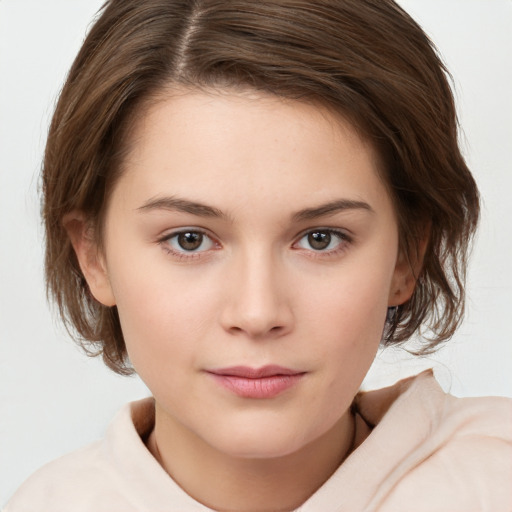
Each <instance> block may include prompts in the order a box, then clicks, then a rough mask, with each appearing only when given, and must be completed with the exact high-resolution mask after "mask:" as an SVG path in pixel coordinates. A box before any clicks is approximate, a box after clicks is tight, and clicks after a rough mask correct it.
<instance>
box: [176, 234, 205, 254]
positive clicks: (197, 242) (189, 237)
mask: <svg viewBox="0 0 512 512" xmlns="http://www.w3.org/2000/svg"><path fill="white" fill-rule="evenodd" d="M202 243H203V235H202V234H201V233H180V234H179V235H178V244H179V245H180V247H181V248H182V249H185V250H186V251H193V250H194V249H198V248H199V247H200V246H201V244H202Z"/></svg>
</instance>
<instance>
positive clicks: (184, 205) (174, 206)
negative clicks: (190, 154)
mask: <svg viewBox="0 0 512 512" xmlns="http://www.w3.org/2000/svg"><path fill="white" fill-rule="evenodd" d="M137 210H138V211H141V212H149V211H154V210H169V211H178V212H183V213H190V214H192V215H197V216H198V217H214V218H223V219H227V218H228V216H227V215H226V214H225V213H224V212H223V211H222V210H219V209H218V208H215V207H213V206H209V205H207V204H203V203H197V202H195V201H190V200H188V199H182V198H178V197H175V196H169V197H156V198H153V199H149V200H148V201H146V202H145V203H144V204H143V205H142V206H140V207H139V208H137ZM347 210H364V211H368V212H370V213H375V211H374V210H373V208H372V207H371V206H370V205H369V204H368V203H365V202H364V201H354V200H352V199H337V200H335V201H330V202H329V203H326V204H322V205H319V206H315V207H312V208H305V209H303V210H300V211H298V212H297V213H294V214H293V215H292V221H293V222H300V221H305V220H312V219H316V218H319V217H326V216H329V215H335V214H336V213H339V212H342V211H347Z"/></svg>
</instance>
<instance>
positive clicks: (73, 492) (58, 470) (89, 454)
mask: <svg viewBox="0 0 512 512" xmlns="http://www.w3.org/2000/svg"><path fill="white" fill-rule="evenodd" d="M101 444H102V443H101V442H100V441H98V442H95V443H93V444H91V445H89V446H87V447H85V448H82V449H80V450H77V451H75V452H72V453H70V454H68V455H64V456H63V457H60V458H59V459H56V460H54V461H52V462H50V463H48V464H46V465H45V466H43V467H42V468H40V469H39V470H37V471H36V472H35V473H34V474H32V475H31V476H30V477H29V478H28V479H27V480H26V481H25V482H24V483H23V484H22V485H21V487H20V488H19V489H18V490H17V491H16V493H15V494H14V496H13V497H12V498H11V500H10V501H9V503H8V505H7V507H6V509H5V512H25V511H27V512H28V511H37V510H45V509H46V510H52V511H55V512H60V511H62V512H64V510H66V511H73V512H75V511H76V512H78V511H82V510H84V511H85V510H86V508H82V507H84V504H85V503H87V504H88V505H89V506H90V498H89V499H87V500H86V499H85V497H86V496H89V497H90V493H91V489H94V490H98V489H101V488H104V487H105V486H107V487H110V488H111V487H112V486H111V485H110V484H111V480H112V475H111V471H110V468H109V467H108V465H106V464H105V460H104V457H103V455H102V447H101ZM85 507H87V505H85ZM89 510H90V508H89Z"/></svg>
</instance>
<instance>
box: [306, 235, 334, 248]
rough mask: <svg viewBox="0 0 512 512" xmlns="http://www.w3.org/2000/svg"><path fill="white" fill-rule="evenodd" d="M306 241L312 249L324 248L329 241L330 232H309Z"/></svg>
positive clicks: (327, 245)
mask: <svg viewBox="0 0 512 512" xmlns="http://www.w3.org/2000/svg"><path fill="white" fill-rule="evenodd" d="M308 242H309V245H310V246H311V247H312V248H313V249H318V250H321V249H325V248H327V247H329V244H330V243H331V234H330V233H325V232H322V231H316V232H314V233H310V234H309V235H308Z"/></svg>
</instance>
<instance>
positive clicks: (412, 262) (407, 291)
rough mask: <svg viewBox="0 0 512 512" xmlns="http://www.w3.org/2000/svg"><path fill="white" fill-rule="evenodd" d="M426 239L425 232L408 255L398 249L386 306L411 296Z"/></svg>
mask: <svg viewBox="0 0 512 512" xmlns="http://www.w3.org/2000/svg"><path fill="white" fill-rule="evenodd" d="M425 231H427V230H425ZM428 231H429V230H428ZM428 239H429V236H428V232H427V233H426V234H425V235H424V237H423V238H422V239H421V240H420V241H419V243H418V245H417V247H416V250H415V251H414V253H413V254H410V255H408V254H407V253H406V252H405V251H404V250H403V249H399V254H398V257H397V260H396V266H395V270H394V273H393V279H392V281H391V288H390V290H389V298H388V306H390V307H391V306H400V305H401V304H403V303H404V302H407V301H408V300H409V299H410V298H411V297H412V294H413V293H414V288H415V287H416V281H417V280H418V276H419V275H420V272H421V268H422V266H423V259H424V257H425V252H426V250H427V245H428Z"/></svg>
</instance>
